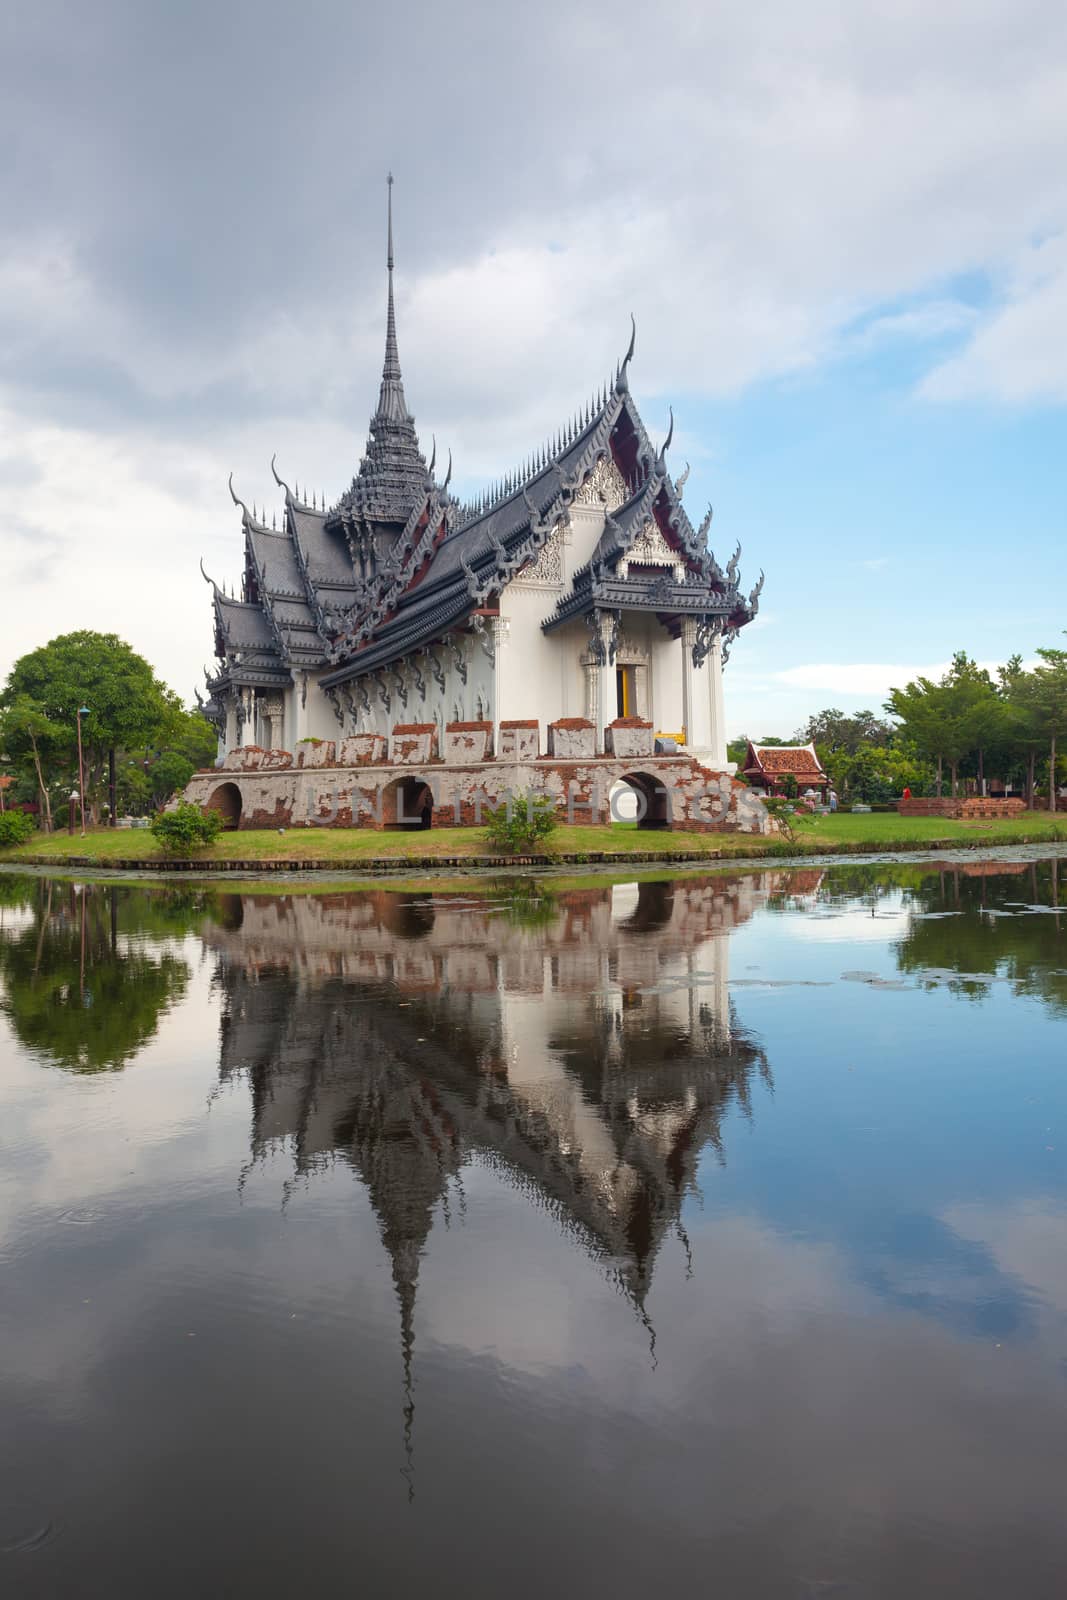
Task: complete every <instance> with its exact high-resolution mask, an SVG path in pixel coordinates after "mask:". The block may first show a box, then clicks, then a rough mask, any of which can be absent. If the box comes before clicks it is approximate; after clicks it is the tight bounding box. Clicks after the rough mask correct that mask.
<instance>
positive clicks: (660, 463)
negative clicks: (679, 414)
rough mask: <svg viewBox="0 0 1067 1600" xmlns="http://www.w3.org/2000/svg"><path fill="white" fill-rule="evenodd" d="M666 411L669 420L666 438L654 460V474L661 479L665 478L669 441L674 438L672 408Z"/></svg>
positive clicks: (669, 407)
mask: <svg viewBox="0 0 1067 1600" xmlns="http://www.w3.org/2000/svg"><path fill="white" fill-rule="evenodd" d="M667 410H668V412H669V414H670V419H671V420H670V426H669V427H668V429H667V437H666V438H665V439H664V441H663V443H662V444H661V445H660V450H659V455H658V457H657V458H656V472H657V474H658V475H659V477H661V478H665V477H666V476H667V451H668V450H669V449H670V447H671V440H672V439H673V438H674V407H673V406H668V407H667Z"/></svg>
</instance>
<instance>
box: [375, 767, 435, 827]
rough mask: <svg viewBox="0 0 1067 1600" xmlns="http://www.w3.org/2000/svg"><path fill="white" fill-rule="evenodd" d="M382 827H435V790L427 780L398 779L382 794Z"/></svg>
mask: <svg viewBox="0 0 1067 1600" xmlns="http://www.w3.org/2000/svg"><path fill="white" fill-rule="evenodd" d="M382 827H383V828H403V829H405V830H410V831H414V832H417V831H419V830H421V829H425V828H432V827H433V790H432V789H431V788H430V785H429V784H428V783H427V782H426V779H425V778H396V779H395V780H394V781H393V782H392V783H391V784H389V785H388V787H387V788H386V789H385V791H384V792H383V794H382Z"/></svg>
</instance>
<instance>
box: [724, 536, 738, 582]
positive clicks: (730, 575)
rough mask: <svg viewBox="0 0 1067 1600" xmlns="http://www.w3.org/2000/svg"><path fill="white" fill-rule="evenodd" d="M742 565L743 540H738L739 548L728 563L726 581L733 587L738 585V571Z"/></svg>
mask: <svg viewBox="0 0 1067 1600" xmlns="http://www.w3.org/2000/svg"><path fill="white" fill-rule="evenodd" d="M740 565H741V541H740V539H739V540H738V541H737V549H736V550H735V551H734V553H733V555H732V556H731V557H730V559H729V561H728V562H727V563H726V581H727V582H728V583H729V584H730V586H731V588H733V587H736V584H737V579H738V572H739V568H740Z"/></svg>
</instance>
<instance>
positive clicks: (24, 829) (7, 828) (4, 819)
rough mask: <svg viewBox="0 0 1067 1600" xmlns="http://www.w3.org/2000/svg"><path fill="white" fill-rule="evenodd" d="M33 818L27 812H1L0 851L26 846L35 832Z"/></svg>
mask: <svg viewBox="0 0 1067 1600" xmlns="http://www.w3.org/2000/svg"><path fill="white" fill-rule="evenodd" d="M33 827H34V823H33V818H32V817H31V816H30V815H29V814H28V812H25V811H0V849H2V848H3V847H4V846H5V845H11V844H25V843H26V840H27V839H28V838H29V837H30V834H31V833H32V832H33Z"/></svg>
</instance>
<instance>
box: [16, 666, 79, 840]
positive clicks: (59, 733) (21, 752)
mask: <svg viewBox="0 0 1067 1600" xmlns="http://www.w3.org/2000/svg"><path fill="white" fill-rule="evenodd" d="M66 737H67V730H66V729H64V728H63V727H62V726H61V725H60V724H59V723H57V722H55V721H54V720H53V719H52V718H51V717H49V716H48V715H47V713H46V712H44V711H42V710H41V708H40V706H39V705H38V704H37V703H36V702H35V701H34V700H32V699H31V698H30V696H29V695H28V694H21V693H13V694H12V695H11V697H10V699H8V697H7V696H6V694H5V695H4V696H3V697H0V744H2V745H3V750H4V755H5V758H7V759H9V760H10V762H11V764H12V765H13V766H14V767H15V768H16V769H18V768H20V767H21V768H23V769H25V768H26V767H29V768H30V769H31V770H32V772H33V776H34V780H35V782H36V786H37V794H38V797H39V799H38V806H39V811H40V816H41V822H42V825H43V826H44V828H45V830H46V831H47V832H51V829H52V802H51V799H50V797H49V793H48V783H47V781H46V779H45V767H46V765H50V763H51V761H52V759H53V758H54V755H55V752H56V750H57V749H61V748H62V747H63V745H64V743H65V741H66Z"/></svg>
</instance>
